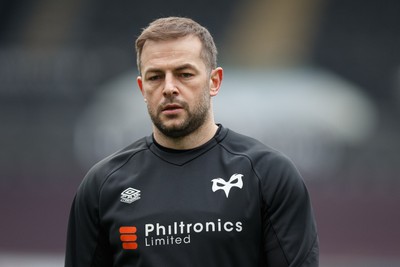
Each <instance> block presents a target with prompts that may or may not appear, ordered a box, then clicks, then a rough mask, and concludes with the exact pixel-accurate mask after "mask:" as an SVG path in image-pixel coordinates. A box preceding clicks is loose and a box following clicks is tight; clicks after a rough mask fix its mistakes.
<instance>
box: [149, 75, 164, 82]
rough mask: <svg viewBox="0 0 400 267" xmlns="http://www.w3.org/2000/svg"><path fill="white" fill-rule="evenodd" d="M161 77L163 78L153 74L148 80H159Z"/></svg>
mask: <svg viewBox="0 0 400 267" xmlns="http://www.w3.org/2000/svg"><path fill="white" fill-rule="evenodd" d="M160 78H161V76H160V75H152V76H150V77H148V78H147V80H149V81H157V80H159V79H160Z"/></svg>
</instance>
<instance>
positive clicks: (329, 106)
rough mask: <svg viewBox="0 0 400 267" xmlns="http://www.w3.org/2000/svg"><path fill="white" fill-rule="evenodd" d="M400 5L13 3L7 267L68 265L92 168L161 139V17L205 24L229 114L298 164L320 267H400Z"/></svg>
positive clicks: (2, 135)
mask: <svg viewBox="0 0 400 267" xmlns="http://www.w3.org/2000/svg"><path fill="white" fill-rule="evenodd" d="M399 14H400V2H399V1H397V0H387V1H377V0H352V1H347V0H246V1H245V0H220V1H213V0H203V1H197V2H196V1H189V2H188V1H183V0H171V1H162V0H159V1H154V0H149V1H144V2H137V1H128V0H120V1H106V0H96V1H95V0H69V1H61V0H36V1H22V0H3V1H0V20H1V23H0V121H1V124H0V127H1V128H0V129H1V131H0V147H1V149H0V170H1V174H0V175H1V179H0V210H1V218H0V266H7V267H8V266H21V267H22V266H24V267H25V266H30V267H32V266H41V267H46V266H49V267H50V266H51V267H52V266H63V257H64V255H63V253H64V249H65V239H66V238H65V236H66V227H67V220H68V213H69V209H70V205H71V201H72V199H73V197H74V194H75V191H76V189H77V187H78V185H79V183H80V182H81V180H82V178H83V176H84V175H85V173H86V172H87V171H88V169H89V168H90V166H91V165H93V164H94V163H95V162H97V161H98V160H100V159H101V158H103V157H105V156H107V155H108V154H110V153H112V152H114V151H116V150H118V149H120V148H122V147H124V146H126V145H128V144H130V143H131V142H133V141H134V140H136V139H138V138H140V137H141V136H143V135H149V134H150V133H151V127H150V122H149V119H148V117H147V110H146V108H145V105H144V103H143V100H142V96H141V94H140V92H139V90H138V88H137V86H136V82H135V80H136V76H137V71H136V55H135V52H134V41H135V39H136V37H137V36H138V35H139V33H140V31H141V29H142V28H143V27H145V26H147V25H148V23H149V22H151V21H152V20H153V19H155V18H158V17H161V16H170V15H179V16H187V17H191V18H193V19H195V20H196V21H198V22H200V23H201V24H202V25H204V26H206V27H207V28H208V29H209V30H210V32H211V33H212V34H213V36H214V38H215V42H216V44H217V47H218V48H219V65H220V66H222V67H223V68H224V69H225V77H224V81H223V85H222V89H221V92H220V94H219V95H218V96H217V97H216V98H214V107H215V113H216V119H217V121H218V122H220V123H222V124H223V125H224V126H226V127H229V128H232V129H234V130H236V131H238V132H242V133H244V134H248V135H251V136H254V137H256V138H258V139H260V140H261V141H263V142H265V143H267V144H268V145H270V146H272V147H275V148H277V149H279V150H281V151H282V152H284V153H286V154H287V155H288V156H290V157H291V158H292V159H293V161H294V162H295V163H296V165H297V166H298V167H299V169H300V171H301V172H302V174H303V176H304V179H305V181H306V184H307V186H308V188H309V190H310V194H311V198H312V201H313V205H314V210H315V215H316V219H317V223H318V229H319V235H320V249H321V257H320V261H321V266H327V267H329V266H400V256H399V255H400V254H399V252H400V230H399V225H400V210H399V208H398V204H399V203H400V158H399V152H400V139H399V136H400V124H399V118H400V116H399V115H400V108H399V107H400V105H399V104H400V50H399V48H400V16H399Z"/></svg>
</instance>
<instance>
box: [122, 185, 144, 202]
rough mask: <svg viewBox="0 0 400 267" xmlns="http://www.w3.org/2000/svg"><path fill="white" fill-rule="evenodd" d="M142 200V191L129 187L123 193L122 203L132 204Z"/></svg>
mask: <svg viewBox="0 0 400 267" xmlns="http://www.w3.org/2000/svg"><path fill="white" fill-rule="evenodd" d="M139 199H140V190H137V189H135V188H132V187H129V188H127V189H125V190H124V191H123V192H122V193H121V202H123V203H128V204H131V203H132V202H135V201H136V200H139Z"/></svg>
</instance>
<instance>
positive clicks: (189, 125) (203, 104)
mask: <svg viewBox="0 0 400 267" xmlns="http://www.w3.org/2000/svg"><path fill="white" fill-rule="evenodd" d="M207 92H208V91H206V90H204V94H203V96H202V98H201V99H200V100H199V101H198V102H197V103H196V105H195V106H194V107H193V109H192V111H191V110H190V108H189V105H188V104H187V103H186V102H183V101H180V100H177V99H175V98H174V97H171V98H170V99H167V100H166V101H165V102H164V104H172V103H175V104H179V105H180V106H181V107H182V108H183V109H184V111H185V112H186V114H185V116H186V118H183V119H182V122H181V123H179V124H173V125H172V126H168V125H167V124H166V123H164V122H163V120H162V119H161V116H162V114H161V113H162V108H160V107H159V108H158V109H157V110H156V111H153V110H152V109H151V108H150V107H149V106H148V112H149V115H150V118H151V120H152V122H153V124H154V126H155V127H156V128H157V129H158V130H159V131H160V132H161V133H162V134H163V135H165V136H167V137H169V138H173V139H181V138H183V137H186V136H188V135H189V134H191V133H193V132H195V131H196V130H197V129H199V128H200V127H201V126H202V125H203V124H204V123H205V121H206V120H207V118H208V116H209V109H210V96H209V95H208V94H207ZM172 119H176V118H172ZM166 120H169V118H166Z"/></svg>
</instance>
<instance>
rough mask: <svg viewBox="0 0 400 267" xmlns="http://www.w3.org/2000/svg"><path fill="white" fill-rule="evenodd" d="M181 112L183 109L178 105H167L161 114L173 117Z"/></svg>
mask: <svg viewBox="0 0 400 267" xmlns="http://www.w3.org/2000/svg"><path fill="white" fill-rule="evenodd" d="M182 110H183V107H182V106H181V105H178V104H168V105H166V106H164V107H163V108H162V110H161V111H162V113H164V114H166V115H175V114H177V113H179V112H180V111H182Z"/></svg>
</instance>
